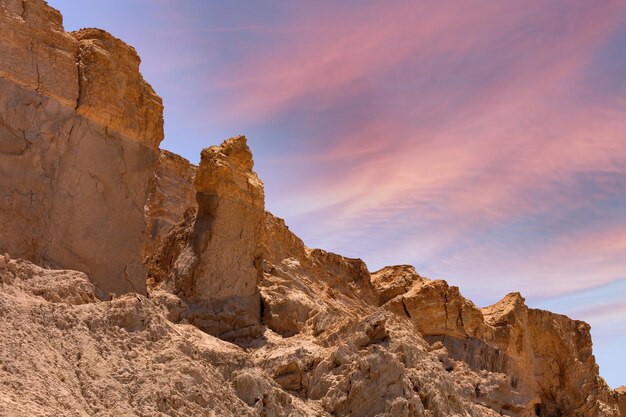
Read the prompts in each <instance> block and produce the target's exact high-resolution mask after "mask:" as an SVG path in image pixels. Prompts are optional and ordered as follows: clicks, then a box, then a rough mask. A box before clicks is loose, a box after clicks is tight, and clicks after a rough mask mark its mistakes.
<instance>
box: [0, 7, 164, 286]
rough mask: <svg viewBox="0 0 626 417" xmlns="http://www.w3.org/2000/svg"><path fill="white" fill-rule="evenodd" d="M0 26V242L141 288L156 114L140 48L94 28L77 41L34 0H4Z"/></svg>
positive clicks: (110, 282)
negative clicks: (141, 69) (140, 66)
mask: <svg viewBox="0 0 626 417" xmlns="http://www.w3.org/2000/svg"><path fill="white" fill-rule="evenodd" d="M0 25H2V26H1V27H2V33H3V39H2V41H1V42H0V48H2V50H1V52H2V57H3V58H2V59H0V228H2V230H3V233H2V234H0V251H2V252H7V253H10V254H11V255H12V256H16V257H22V258H25V259H29V260H31V261H35V262H37V263H38V264H41V265H47V266H48V265H49V266H53V267H60V268H70V269H76V270H80V271H83V272H85V273H87V274H88V275H89V277H90V278H91V279H92V280H93V282H94V283H95V284H96V285H97V286H98V287H99V288H100V289H101V290H102V291H103V293H104V294H108V293H118V294H121V293H125V292H128V291H135V292H139V293H145V292H146V285H145V269H144V267H143V265H142V254H141V248H142V240H143V235H144V230H145V221H144V206H145V203H146V198H147V193H148V188H149V184H150V181H151V179H152V177H153V173H154V167H155V164H156V160H157V154H156V150H155V149H154V148H155V147H156V146H157V145H158V142H159V141H160V140H161V138H162V134H161V133H159V132H161V131H162V120H161V116H160V111H161V107H160V104H159V101H160V100H158V99H157V98H155V96H153V92H151V89H150V88H149V86H148V85H147V84H146V83H145V82H144V81H143V79H142V78H141V75H140V74H139V72H138V58H137V57H136V54H135V55H133V54H134V51H133V50H131V49H130V48H129V47H124V44H123V43H122V42H121V41H118V40H115V38H113V37H111V36H110V35H106V34H104V32H101V31H83V32H80V33H79V34H77V37H78V38H80V39H81V40H80V42H79V41H78V40H77V39H75V38H74V37H73V36H71V35H69V34H67V33H65V32H63V27H62V23H61V16H60V14H59V13H58V12H57V11H55V10H54V9H52V8H51V7H49V6H48V5H47V4H46V3H45V2H43V1H39V0H32V1H24V2H15V1H7V0H2V1H0ZM81 42H82V43H83V44H85V43H88V44H89V45H90V46H88V47H87V46H85V45H83V52H84V56H85V61H84V62H83V61H80V56H79V53H78V51H79V43H81ZM107 48H111V49H107ZM77 60H78V61H80V62H81V68H82V69H81V71H82V73H81V74H82V75H81V88H80V91H79V78H78V67H77V64H76V63H77ZM118 64H119V65H118ZM123 71H127V72H123ZM37 73H38V74H37ZM90 74H91V75H90ZM107 80H108V81H107ZM100 83H104V84H100ZM79 93H80V94H79ZM79 95H80V97H79ZM81 103H83V104H82V105H83V106H87V107H83V108H84V109H87V108H89V109H91V110H89V111H79V112H78V113H77V111H76V110H75V107H76V106H77V104H78V107H79V109H80V108H81ZM116 106H117V107H116ZM131 110H132V111H131ZM116 111H117V113H116ZM103 118H106V120H105V119H103ZM102 123H106V124H102Z"/></svg>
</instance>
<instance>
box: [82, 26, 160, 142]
mask: <svg viewBox="0 0 626 417" xmlns="http://www.w3.org/2000/svg"><path fill="white" fill-rule="evenodd" d="M72 36H73V37H74V38H75V39H76V40H78V46H79V52H78V56H77V62H78V82H79V96H78V102H77V104H78V106H77V108H76V111H77V113H78V114H80V115H83V116H85V117H86V118H88V119H90V120H93V121H95V122H97V123H98V124H100V125H102V126H104V127H106V128H107V129H108V130H113V131H115V132H118V133H120V134H121V135H123V136H125V137H127V138H130V139H132V140H136V141H138V142H139V143H142V144H143V145H145V146H147V147H149V148H151V149H153V150H157V149H158V147H159V143H161V141H162V140H163V103H162V101H161V98H160V97H159V96H157V95H156V93H155V92H154V90H153V89H152V87H151V86H150V85H149V84H148V83H146V82H145V81H144V79H143V77H142V76H141V73H140V72H139V63H140V62H141V60H140V59H139V55H137V52H136V51H135V49H134V48H133V47H131V46H129V45H127V44H125V43H124V42H123V41H121V40H119V39H117V38H115V37H113V36H111V35H110V34H108V33H107V32H105V31H103V30H100V29H82V30H79V31H78V32H73V33H72Z"/></svg>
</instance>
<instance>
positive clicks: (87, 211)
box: [0, 0, 626, 417]
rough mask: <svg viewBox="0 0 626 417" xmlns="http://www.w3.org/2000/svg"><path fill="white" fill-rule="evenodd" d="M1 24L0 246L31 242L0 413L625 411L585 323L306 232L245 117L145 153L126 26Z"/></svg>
mask: <svg viewBox="0 0 626 417" xmlns="http://www.w3.org/2000/svg"><path fill="white" fill-rule="evenodd" d="M0 28H1V29H2V30H3V35H4V38H3V39H0V52H2V53H3V55H1V57H2V59H0V230H2V233H0V251H2V252H0V253H4V252H5V251H6V252H9V253H11V254H13V256H18V257H22V258H27V259H29V260H31V261H35V262H36V263H37V265H35V264H33V263H30V262H28V261H26V260H21V259H15V258H11V257H10V256H8V255H2V256H0V415H2V416H5V415H6V416H11V417H13V416H32V415H37V416H40V415H41V416H54V415H78V416H89V415H97V416H118V415H141V416H153V415H156V416H164V415H168V416H316V417H318V416H320V417H321V416H323V417H326V416H331V415H332V416H351V417H370V416H372V417H375V416H376V417H383V416H393V417H400V416H402V417H408V416H415V417H417V416H420V417H421V416H426V417H444V416H459V417H460V416H463V417H468V416H471V417H478V416H481V417H483V416H484V417H495V416H501V415H506V416H510V417H536V416H542V417H546V416H548V417H550V416H562V417H601V416H602V417H620V416H624V414H625V411H624V407H625V404H626V400H625V399H624V398H625V396H626V394H625V392H624V390H623V389H621V390H617V391H612V390H611V389H610V388H608V386H607V385H606V383H605V382H604V381H603V380H602V378H601V377H600V376H599V375H598V367H597V365H596V363H595V359H594V357H593V355H592V346H591V337H590V334H589V326H588V325H587V324H585V323H583V322H580V321H575V320H571V319H569V318H567V317H565V316H560V315H557V314H553V313H549V312H545V311H540V310H534V309H530V308H528V307H527V306H526V304H525V302H524V299H523V298H522V296H521V295H520V294H518V293H512V294H509V295H507V296H506V297H504V299H502V300H501V301H500V302H498V303H496V304H494V305H493V306H489V307H486V308H483V309H479V308H477V307H476V306H475V305H474V304H473V303H472V302H471V301H469V300H467V299H465V298H464V297H463V296H462V295H461V294H460V291H459V289H458V288H457V287H453V286H450V285H448V284H447V283H446V282H445V281H441V280H438V281H433V280H429V279H427V278H424V277H421V276H419V275H418V274H417V272H416V271H415V269H414V268H413V267H411V266H407V265H400V266H393V267H386V268H383V269H381V270H380V271H377V272H374V273H370V272H369V271H368V269H367V267H366V265H365V263H364V262H363V261H361V260H360V259H351V258H346V257H343V256H340V255H337V254H334V253H330V252H327V251H324V250H321V249H311V248H308V247H306V246H305V244H304V243H303V242H302V240H300V239H299V238H298V237H297V236H295V235H294V234H293V233H292V232H291V231H290V230H289V228H288V227H287V225H286V224H285V222H284V221H283V220H281V219H279V218H277V217H275V216H273V215H272V214H270V213H267V212H265V211H264V196H263V184H262V183H261V181H260V180H259V178H258V177H257V176H256V174H255V173H254V171H253V161H252V155H251V153H250V149H249V148H248V146H247V143H246V139H245V138H244V137H236V138H232V139H229V140H227V141H226V142H224V144H222V145H220V146H214V147H211V148H208V149H205V150H204V151H203V152H202V161H201V163H200V166H199V167H194V166H193V165H191V164H189V162H188V161H186V160H184V159H183V158H180V157H178V156H176V155H174V154H171V153H168V152H165V151H162V152H160V154H159V153H157V146H158V142H159V141H160V138H161V137H162V123H161V104H160V99H158V97H156V96H155V95H154V92H153V91H152V89H151V88H150V87H149V86H148V85H147V84H146V83H145V81H144V80H143V79H142V77H141V75H140V74H139V71H138V67H139V58H138V57H137V55H136V53H135V51H134V50H133V49H132V48H131V47H130V46H128V45H126V44H124V43H123V42H122V41H119V40H117V39H115V38H113V37H112V36H110V35H108V34H106V33H105V32H102V31H99V30H96V29H86V30H82V31H79V32H76V33H74V34H72V35H68V34H66V33H65V32H63V29H62V25H61V18H60V15H59V14H58V13H57V12H56V11H54V10H53V9H51V8H50V7H49V6H47V5H46V4H45V3H44V2H42V1H39V0H28V1H16V0H0ZM25 34H26V35H25ZM28 42H31V44H30V45H29V44H28ZM4 57H8V58H7V59H4ZM70 58H71V59H70ZM72 62H73V64H72ZM76 63H78V67H77V66H76ZM46 65H47V66H46ZM72 65H73V66H72ZM44 66H46V67H45V68H44ZM79 87H80V88H79ZM148 192H149V196H150V197H149V199H148V198H147V196H148ZM144 212H145V213H144ZM144 214H145V219H144ZM146 224H147V225H148V226H149V227H148V228H147V230H146ZM144 234H146V236H143V235H144ZM144 237H145V239H144ZM144 258H145V261H146V265H147V267H148V271H149V274H148V292H147V295H148V297H146V296H144V295H142V293H144V292H146V280H145V278H146V276H145V274H144V267H143V265H142V262H141V261H142V260H143V259H144ZM50 268H57V269H50ZM58 268H60V269H58ZM67 268H70V269H77V270H79V271H82V272H78V271H73V270H68V269H67ZM94 284H95V285H94ZM101 290H104V291H105V292H115V293H117V295H116V294H113V296H112V299H111V300H109V301H101V300H102V299H105V298H107V297H106V295H107V294H106V293H105V294H102V291H101ZM128 291H134V292H136V293H138V294H124V295H120V294H122V293H125V292H128ZM190 324H192V325H193V326H192V325H190ZM207 333H208V334H207ZM214 336H218V338H216V337H214ZM221 339H226V340H228V341H231V342H235V343H236V344H232V343H229V342H227V341H224V340H221Z"/></svg>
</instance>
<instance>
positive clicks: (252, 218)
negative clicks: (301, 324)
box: [149, 136, 265, 339]
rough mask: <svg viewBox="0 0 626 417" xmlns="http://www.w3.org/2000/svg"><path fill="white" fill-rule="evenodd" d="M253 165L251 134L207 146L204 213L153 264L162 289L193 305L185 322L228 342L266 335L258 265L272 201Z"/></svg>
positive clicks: (200, 208) (199, 175) (175, 234)
mask: <svg viewBox="0 0 626 417" xmlns="http://www.w3.org/2000/svg"><path fill="white" fill-rule="evenodd" d="M252 167H253V161H252V153H251V152H250V149H249V148H248V145H247V143H246V138H245V137H244V136H238V137H234V138H231V139H228V140H227V141H225V142H224V143H223V144H222V145H220V146H213V147H211V148H207V149H205V150H203V151H202V155H201V162H200V165H199V167H198V169H197V172H196V175H195V180H194V188H195V196H196V204H197V213H195V215H189V218H188V221H187V222H184V223H183V224H182V227H180V228H177V229H175V230H173V231H172V233H170V235H169V236H168V237H167V238H166V239H165V241H164V243H163V244H162V245H161V247H160V250H159V251H157V254H156V255H155V256H154V257H153V259H152V260H151V261H149V262H150V263H151V264H152V265H153V266H154V268H153V274H152V275H153V277H155V278H156V280H157V281H163V282H162V285H161V288H163V289H167V290H168V291H169V292H171V293H173V294H174V295H176V296H177V297H179V298H180V300H181V301H180V302H182V303H184V304H185V307H184V309H183V311H182V312H181V315H180V319H181V320H183V319H184V320H187V321H189V322H191V323H194V324H195V325H197V326H199V327H200V328H202V329H204V330H206V331H207V332H209V333H211V334H214V335H220V336H221V337H224V338H227V339H233V338H238V337H247V336H251V335H258V334H259V332H260V327H259V325H260V295H259V289H258V287H257V282H258V280H259V278H260V276H259V271H258V269H257V266H256V263H257V258H258V256H259V254H260V231H261V225H262V224H261V223H262V219H263V216H264V213H265V212H264V204H265V201H264V194H263V183H262V182H261V180H259V178H258V177H257V175H256V174H255V173H254V171H253V170H252ZM187 211H188V210H187ZM180 302H177V305H180ZM177 308H178V307H177Z"/></svg>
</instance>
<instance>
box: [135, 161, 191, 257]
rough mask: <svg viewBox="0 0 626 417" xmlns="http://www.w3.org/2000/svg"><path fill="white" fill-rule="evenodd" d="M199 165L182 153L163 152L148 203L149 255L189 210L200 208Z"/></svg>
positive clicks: (146, 247)
mask: <svg viewBox="0 0 626 417" xmlns="http://www.w3.org/2000/svg"><path fill="white" fill-rule="evenodd" d="M197 168H198V167H197V166H195V165H193V164H191V163H190V162H189V161H188V160H186V159H185V158H183V157H181V156H178V155H176V154H174V153H172V152H169V151H165V150H161V151H160V154H159V161H158V162H157V166H156V169H155V173H154V178H153V179H152V184H151V186H150V194H149V196H148V202H147V203H146V224H147V227H148V240H147V241H146V242H145V247H144V255H145V256H149V255H150V254H152V253H153V252H154V250H155V249H156V248H157V247H158V245H159V243H161V241H162V240H163V238H164V237H165V236H167V234H168V232H169V231H170V230H171V229H172V227H174V226H176V225H177V224H179V223H180V222H182V221H183V220H184V219H185V212H187V211H188V210H197V207H198V205H197V204H196V191H195V189H194V186H193V183H194V180H195V177H196V170H197Z"/></svg>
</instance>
